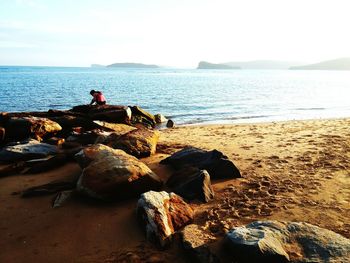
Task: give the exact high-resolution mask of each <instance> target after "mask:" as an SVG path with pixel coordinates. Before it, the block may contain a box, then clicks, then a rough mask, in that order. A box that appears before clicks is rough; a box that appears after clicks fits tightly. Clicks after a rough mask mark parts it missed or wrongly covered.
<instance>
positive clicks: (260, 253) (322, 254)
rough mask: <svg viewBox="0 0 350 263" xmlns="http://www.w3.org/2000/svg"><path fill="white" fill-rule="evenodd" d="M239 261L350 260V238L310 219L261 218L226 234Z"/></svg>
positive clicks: (235, 257)
mask: <svg viewBox="0 0 350 263" xmlns="http://www.w3.org/2000/svg"><path fill="white" fill-rule="evenodd" d="M225 241H226V247H227V249H228V250H229V252H230V253H231V254H232V257H233V259H235V260H238V262H252V263H254V262H259V263H260V262H266V263H267V262H268V263H281V262H282V263H283V262H315V263H317V262H341V263H343V262H349V260H350V240H349V239H347V238H345V237H343V236H341V235H339V234H337V233H334V232H332V231H330V230H327V229H324V228H320V227H317V226H314V225H311V224H307V223H300V222H279V221H257V222H253V223H251V224H249V225H246V226H242V227H236V228H234V229H232V230H231V231H230V232H228V233H227V235H226V239H225Z"/></svg>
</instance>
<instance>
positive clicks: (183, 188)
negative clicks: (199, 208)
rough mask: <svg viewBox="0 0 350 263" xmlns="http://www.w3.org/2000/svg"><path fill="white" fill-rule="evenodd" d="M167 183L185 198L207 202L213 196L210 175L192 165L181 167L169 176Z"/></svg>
mask: <svg viewBox="0 0 350 263" xmlns="http://www.w3.org/2000/svg"><path fill="white" fill-rule="evenodd" d="M167 185H168V186H169V187H170V188H171V190H172V191H173V192H174V193H176V194H178V195H180V196H181V197H183V198H185V199H186V200H193V199H199V200H201V201H203V202H209V201H210V200H212V199H213V198H214V190H213V188H212V186H211V182H210V175H209V173H208V172H207V171H206V170H199V169H198V168H193V167H190V168H185V169H182V170H180V171H178V172H175V173H174V174H173V175H172V176H171V177H170V178H169V180H168V181H167Z"/></svg>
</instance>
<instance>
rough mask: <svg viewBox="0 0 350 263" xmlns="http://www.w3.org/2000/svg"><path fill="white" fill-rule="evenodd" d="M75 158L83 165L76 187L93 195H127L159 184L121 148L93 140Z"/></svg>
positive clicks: (132, 194)
mask: <svg viewBox="0 0 350 263" xmlns="http://www.w3.org/2000/svg"><path fill="white" fill-rule="evenodd" d="M76 159H77V161H78V163H79V165H80V166H81V167H82V168H83V171H82V174H81V176H80V178H79V180H78V183H77V189H78V190H79V191H81V192H83V193H85V194H87V195H89V196H91V197H94V198H97V199H102V200H121V199H127V198H131V197H136V196H139V195H140V194H141V193H143V192H146V191H149V190H158V189H159V188H160V187H161V185H162V182H161V180H160V179H159V177H158V176H157V175H156V174H155V173H153V172H152V171H151V170H150V169H149V168H148V167H147V166H146V165H145V164H144V163H142V162H140V161H139V160H138V159H136V158H135V157H133V156H131V155H129V154H127V153H125V152H124V151H122V150H115V149H112V148H110V147H108V146H105V145H102V144H96V145H93V146H90V147H86V148H84V149H83V150H82V151H81V152H79V153H78V154H77V155H76Z"/></svg>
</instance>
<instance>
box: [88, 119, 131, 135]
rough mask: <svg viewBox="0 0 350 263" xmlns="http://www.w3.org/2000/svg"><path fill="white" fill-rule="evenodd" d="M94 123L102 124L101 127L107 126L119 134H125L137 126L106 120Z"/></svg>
mask: <svg viewBox="0 0 350 263" xmlns="http://www.w3.org/2000/svg"><path fill="white" fill-rule="evenodd" d="M94 123H96V124H97V125H100V126H101V127H105V128H107V129H109V130H111V131H113V132H114V133H115V134H119V135H124V134H126V133H128V132H130V131H133V130H136V128H135V127H133V126H130V125H127V124H123V123H111V122H105V121H94Z"/></svg>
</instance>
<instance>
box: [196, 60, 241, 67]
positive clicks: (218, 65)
mask: <svg viewBox="0 0 350 263" xmlns="http://www.w3.org/2000/svg"><path fill="white" fill-rule="evenodd" d="M197 69H240V68H239V67H232V66H229V65H225V64H214V63H209V62H206V61H201V62H199V64H198V67H197Z"/></svg>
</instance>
